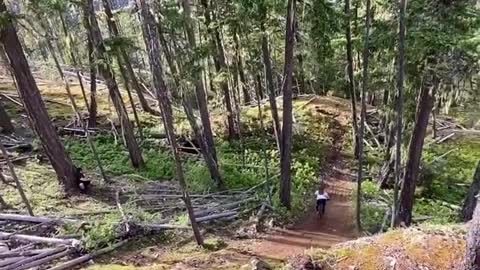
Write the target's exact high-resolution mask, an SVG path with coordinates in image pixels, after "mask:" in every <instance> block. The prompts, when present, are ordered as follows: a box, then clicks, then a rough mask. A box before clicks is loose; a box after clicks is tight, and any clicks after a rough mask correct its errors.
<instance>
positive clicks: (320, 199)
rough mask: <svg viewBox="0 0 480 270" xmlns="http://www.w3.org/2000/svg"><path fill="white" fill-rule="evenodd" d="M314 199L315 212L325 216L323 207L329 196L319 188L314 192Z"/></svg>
mask: <svg viewBox="0 0 480 270" xmlns="http://www.w3.org/2000/svg"><path fill="white" fill-rule="evenodd" d="M315 197H316V198H317V207H316V209H317V212H318V213H319V214H322V215H323V214H325V206H326V205H327V201H328V200H330V196H328V193H327V192H326V191H325V190H324V189H323V188H320V189H318V190H317V191H315ZM320 210H321V212H320Z"/></svg>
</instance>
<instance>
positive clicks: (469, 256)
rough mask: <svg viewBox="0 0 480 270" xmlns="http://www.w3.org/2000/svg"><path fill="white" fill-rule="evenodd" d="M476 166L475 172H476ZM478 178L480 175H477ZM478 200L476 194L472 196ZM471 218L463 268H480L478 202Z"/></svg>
mask: <svg viewBox="0 0 480 270" xmlns="http://www.w3.org/2000/svg"><path fill="white" fill-rule="evenodd" d="M478 171H479V170H478V168H477V172H478ZM478 178H480V177H478ZM474 200H475V201H478V200H479V198H478V194H477V195H476V196H475V197H474ZM475 204H476V206H475V211H474V212H473V219H472V221H471V222H470V228H469V230H468V233H467V248H466V252H465V262H464V268H463V269H464V270H479V269H480V204H479V203H476V202H475Z"/></svg>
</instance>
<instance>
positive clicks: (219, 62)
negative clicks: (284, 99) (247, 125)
mask: <svg viewBox="0 0 480 270" xmlns="http://www.w3.org/2000/svg"><path fill="white" fill-rule="evenodd" d="M201 3H202V5H203V8H204V13H205V24H206V26H207V29H210V30H209V32H210V35H211V37H212V38H211V39H212V44H214V45H215V48H216V55H215V57H214V64H215V69H216V71H217V73H221V72H227V61H226V59H225V51H224V49H223V44H222V39H221V37H220V32H219V29H218V28H219V26H218V23H217V22H216V21H215V17H213V19H212V17H211V15H210V7H209V2H208V0H201ZM211 24H214V25H215V26H214V27H213V28H212V26H211ZM222 77H225V76H222ZM220 87H221V89H222V92H223V98H224V102H225V108H226V110H227V129H228V139H229V140H232V139H234V138H235V137H236V134H235V121H234V112H233V109H232V101H231V98H230V88H229V87H228V80H227V79H226V78H223V79H222V81H221V82H220Z"/></svg>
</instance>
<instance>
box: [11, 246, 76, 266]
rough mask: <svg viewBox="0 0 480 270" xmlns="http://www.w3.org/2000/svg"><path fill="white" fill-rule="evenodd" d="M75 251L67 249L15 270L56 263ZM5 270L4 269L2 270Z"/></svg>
mask: <svg viewBox="0 0 480 270" xmlns="http://www.w3.org/2000/svg"><path fill="white" fill-rule="evenodd" d="M72 252H73V250H70V249H67V250H65V251H63V252H60V253H56V254H53V255H50V256H48V257H45V258H43V259H40V260H37V261H34V262H31V263H28V264H24V265H22V266H20V267H17V268H15V269H14V270H25V269H30V268H33V267H37V266H40V265H42V264H45V263H49V262H51V261H54V260H57V259H60V258H62V257H65V256H67V255H68V254H70V253H72ZM2 270H3V269H2Z"/></svg>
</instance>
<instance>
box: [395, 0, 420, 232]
mask: <svg viewBox="0 0 480 270" xmlns="http://www.w3.org/2000/svg"><path fill="white" fill-rule="evenodd" d="M406 6H407V3H406V0H400V7H399V8H400V12H399V22H398V26H399V27H398V28H399V29H398V58H397V61H398V76H397V89H398V90H397V91H398V97H397V106H396V107H397V108H396V111H397V112H396V113H397V119H396V122H397V123H396V135H397V136H396V141H395V180H394V184H393V185H394V186H393V205H392V221H391V226H392V227H394V226H395V215H396V212H397V207H398V205H397V204H398V185H399V184H400V177H401V170H402V142H403V141H402V130H403V103H404V97H403V88H404V77H405V35H406V28H405V9H406ZM414 185H415V184H414Z"/></svg>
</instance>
